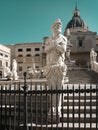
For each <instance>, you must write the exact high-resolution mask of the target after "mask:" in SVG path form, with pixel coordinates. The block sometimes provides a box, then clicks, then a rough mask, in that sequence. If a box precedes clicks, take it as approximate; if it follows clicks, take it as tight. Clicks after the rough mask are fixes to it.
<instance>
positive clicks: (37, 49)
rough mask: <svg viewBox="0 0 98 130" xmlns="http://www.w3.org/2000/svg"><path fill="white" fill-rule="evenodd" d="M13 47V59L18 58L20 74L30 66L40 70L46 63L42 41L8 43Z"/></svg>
mask: <svg viewBox="0 0 98 130" xmlns="http://www.w3.org/2000/svg"><path fill="white" fill-rule="evenodd" d="M7 46H8V47H9V48H10V49H11V61H12V60H13V59H16V61H17V65H18V70H17V71H18V74H19V73H22V74H23V72H25V71H27V70H28V69H29V68H34V69H36V70H39V69H40V68H42V67H43V66H44V65H45V57H43V47H42V43H22V44H15V45H7Z"/></svg>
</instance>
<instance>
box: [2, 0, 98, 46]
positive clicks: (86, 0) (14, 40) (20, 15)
mask: <svg viewBox="0 0 98 130" xmlns="http://www.w3.org/2000/svg"><path fill="white" fill-rule="evenodd" d="M76 2H77V7H78V9H79V10H80V16H81V18H82V19H83V20H84V21H85V22H86V24H87V25H88V27H89V30H90V31H93V32H98V0H0V44H18V43H30V42H43V38H44V37H46V36H51V35H52V31H51V25H52V24H53V23H54V21H55V20H56V19H58V18H60V19H61V21H62V24H63V29H62V33H64V29H65V28H66V25H67V23H68V22H69V21H70V20H71V18H72V16H73V11H74V9H75V5H76Z"/></svg>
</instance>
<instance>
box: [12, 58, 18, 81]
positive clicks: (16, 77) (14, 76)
mask: <svg viewBox="0 0 98 130" xmlns="http://www.w3.org/2000/svg"><path fill="white" fill-rule="evenodd" d="M12 74H13V80H18V75H17V62H16V60H15V59H13V63H12Z"/></svg>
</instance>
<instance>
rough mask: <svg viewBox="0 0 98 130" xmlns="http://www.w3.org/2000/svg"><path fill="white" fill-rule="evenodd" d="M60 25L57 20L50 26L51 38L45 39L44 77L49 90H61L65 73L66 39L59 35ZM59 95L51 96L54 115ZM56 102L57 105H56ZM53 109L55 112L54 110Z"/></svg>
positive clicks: (59, 102) (59, 103) (59, 100)
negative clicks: (45, 61) (45, 62)
mask: <svg viewBox="0 0 98 130" xmlns="http://www.w3.org/2000/svg"><path fill="white" fill-rule="evenodd" d="M61 27H62V23H61V21H60V19H57V20H56V21H55V23H54V24H53V26H52V30H53V36H51V37H49V38H47V39H46V42H45V51H46V55H47V56H46V57H47V59H46V60H47V65H46V71H45V72H44V73H45V76H46V78H47V80H48V86H49V89H51V88H52V89H53V90H54V89H62V85H63V84H64V78H65V76H66V72H67V66H66V64H65V62H64V61H65V52H66V48H67V38H66V37H65V36H63V35H62V34H61ZM60 97H61V96H60V95H58V99H57V98H56V94H53V100H52V107H53V112H54V113H55V110H56V106H57V105H58V112H60V111H59V108H60V106H61V99H60ZM57 100H58V104H57ZM54 109H55V110H54Z"/></svg>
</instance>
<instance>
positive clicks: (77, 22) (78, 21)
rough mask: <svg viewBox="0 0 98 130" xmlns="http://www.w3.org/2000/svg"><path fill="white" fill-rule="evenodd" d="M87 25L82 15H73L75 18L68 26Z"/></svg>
mask: <svg viewBox="0 0 98 130" xmlns="http://www.w3.org/2000/svg"><path fill="white" fill-rule="evenodd" d="M83 26H86V24H85V23H84V21H83V20H82V19H81V17H80V16H73V18H72V19H71V20H70V21H69V22H68V24H67V27H66V28H74V27H83Z"/></svg>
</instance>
